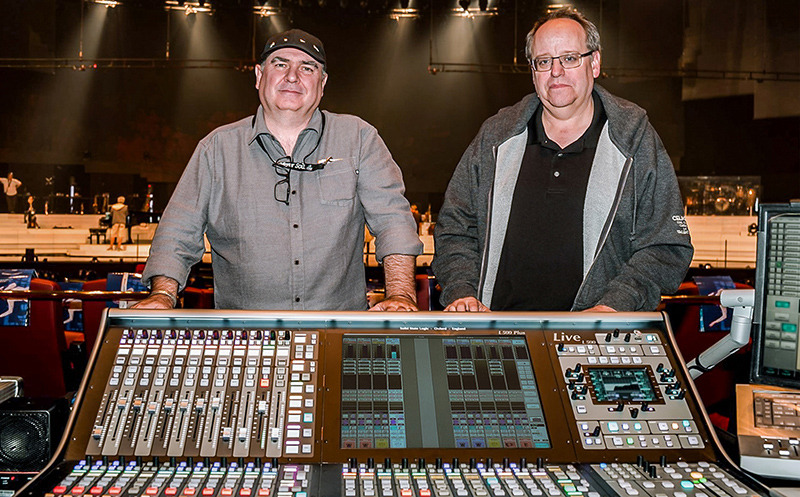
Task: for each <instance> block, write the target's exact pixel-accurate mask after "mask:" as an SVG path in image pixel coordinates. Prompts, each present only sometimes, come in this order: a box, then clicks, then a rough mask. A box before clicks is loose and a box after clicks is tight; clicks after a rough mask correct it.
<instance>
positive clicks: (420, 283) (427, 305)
mask: <svg viewBox="0 0 800 497" xmlns="http://www.w3.org/2000/svg"><path fill="white" fill-rule="evenodd" d="M429 280H430V277H429V276H428V275H427V274H418V275H417V276H416V284H417V308H418V309H419V310H420V311H429V310H431V285H430V281H429Z"/></svg>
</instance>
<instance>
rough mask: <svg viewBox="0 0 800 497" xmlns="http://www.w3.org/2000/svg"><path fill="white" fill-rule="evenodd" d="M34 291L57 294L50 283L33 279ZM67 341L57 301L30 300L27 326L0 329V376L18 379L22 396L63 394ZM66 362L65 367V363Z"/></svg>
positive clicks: (56, 287)
mask: <svg viewBox="0 0 800 497" xmlns="http://www.w3.org/2000/svg"><path fill="white" fill-rule="evenodd" d="M30 289H31V290H33V291H52V292H55V291H59V290H60V288H59V286H58V284H57V283H55V282H53V281H48V280H43V279H39V278H33V279H32V280H31V286H30ZM66 350H67V342H66V339H65V337H64V323H63V315H62V306H61V301H60V300H31V301H30V314H29V320H28V326H0V376H21V377H22V378H23V380H24V388H25V395H27V396H30V397H37V396H51V397H60V396H62V395H64V394H65V392H66V386H65V372H66V373H70V371H71V366H70V365H69V364H68V363H66V361H65V354H66ZM65 363H66V364H65Z"/></svg>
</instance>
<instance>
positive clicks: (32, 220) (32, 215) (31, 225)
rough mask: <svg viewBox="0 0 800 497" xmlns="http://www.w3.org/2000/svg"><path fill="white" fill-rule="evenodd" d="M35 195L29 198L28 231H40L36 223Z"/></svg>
mask: <svg viewBox="0 0 800 497" xmlns="http://www.w3.org/2000/svg"><path fill="white" fill-rule="evenodd" d="M34 200H35V199H34V198H33V195H30V196H28V209H27V210H26V211H25V225H26V227H27V228H28V229H39V228H40V226H39V223H38V222H37V221H36V209H35V208H34V207H33V201H34Z"/></svg>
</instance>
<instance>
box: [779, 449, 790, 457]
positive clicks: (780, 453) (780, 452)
mask: <svg viewBox="0 0 800 497" xmlns="http://www.w3.org/2000/svg"><path fill="white" fill-rule="evenodd" d="M778 454H779V455H781V456H784V457H789V455H790V454H791V452H789V451H788V450H786V449H781V450H779V451H778Z"/></svg>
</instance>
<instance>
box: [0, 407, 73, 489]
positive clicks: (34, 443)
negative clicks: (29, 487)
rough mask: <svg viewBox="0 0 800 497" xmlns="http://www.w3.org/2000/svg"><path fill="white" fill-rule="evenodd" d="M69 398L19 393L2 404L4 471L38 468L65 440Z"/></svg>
mask: <svg viewBox="0 0 800 497" xmlns="http://www.w3.org/2000/svg"><path fill="white" fill-rule="evenodd" d="M68 414H69V405H68V402H67V400H66V399H61V398H59V399H52V398H28V397H15V398H12V399H9V400H7V401H6V402H3V403H2V404H0V471H5V472H12V473H24V472H38V471H41V470H42V469H44V467H45V466H46V465H47V462H48V461H49V460H50V458H51V457H52V456H53V452H54V451H55V449H56V448H57V447H58V443H59V442H60V441H61V435H62V434H63V432H64V427H65V426H66V424H67V416H68Z"/></svg>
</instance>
